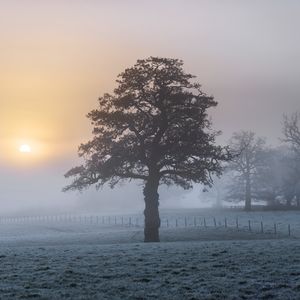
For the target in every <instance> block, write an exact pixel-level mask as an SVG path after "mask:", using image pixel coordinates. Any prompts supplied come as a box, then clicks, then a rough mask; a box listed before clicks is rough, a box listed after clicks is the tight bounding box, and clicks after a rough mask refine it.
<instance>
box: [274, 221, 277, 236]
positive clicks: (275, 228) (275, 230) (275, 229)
mask: <svg viewBox="0 0 300 300" xmlns="http://www.w3.org/2000/svg"><path fill="white" fill-rule="evenodd" d="M274 233H275V234H277V227H276V223H274Z"/></svg>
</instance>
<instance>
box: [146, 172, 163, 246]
mask: <svg viewBox="0 0 300 300" xmlns="http://www.w3.org/2000/svg"><path fill="white" fill-rule="evenodd" d="M158 186H159V178H158V177H150V176H149V179H148V181H147V182H146V184H145V187H144V199H145V210H144V215H145V229H144V241H145V242H159V227H160V218H159V211H158V205H159V202H158V199H159V195H158V192H157V191H158Z"/></svg>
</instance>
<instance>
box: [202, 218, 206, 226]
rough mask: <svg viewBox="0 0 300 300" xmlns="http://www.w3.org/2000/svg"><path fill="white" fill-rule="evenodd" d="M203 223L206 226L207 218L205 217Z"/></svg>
mask: <svg viewBox="0 0 300 300" xmlns="http://www.w3.org/2000/svg"><path fill="white" fill-rule="evenodd" d="M203 225H204V227H205V228H206V219H205V218H204V219H203Z"/></svg>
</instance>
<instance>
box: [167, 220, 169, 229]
mask: <svg viewBox="0 0 300 300" xmlns="http://www.w3.org/2000/svg"><path fill="white" fill-rule="evenodd" d="M168 227H169V220H168V219H167V228H168Z"/></svg>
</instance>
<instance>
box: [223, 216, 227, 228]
mask: <svg viewBox="0 0 300 300" xmlns="http://www.w3.org/2000/svg"><path fill="white" fill-rule="evenodd" d="M224 225H225V228H227V219H226V218H225V220H224Z"/></svg>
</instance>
